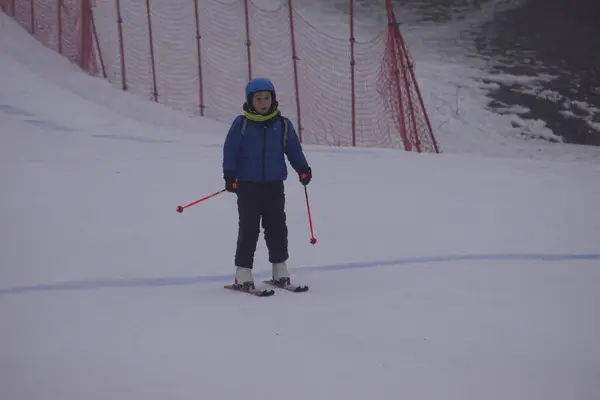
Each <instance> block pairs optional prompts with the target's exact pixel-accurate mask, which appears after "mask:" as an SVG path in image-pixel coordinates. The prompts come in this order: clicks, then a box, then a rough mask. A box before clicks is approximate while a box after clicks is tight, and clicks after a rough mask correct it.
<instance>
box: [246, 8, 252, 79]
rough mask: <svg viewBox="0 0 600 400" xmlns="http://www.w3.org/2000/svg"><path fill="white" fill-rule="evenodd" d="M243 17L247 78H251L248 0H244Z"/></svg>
mask: <svg viewBox="0 0 600 400" xmlns="http://www.w3.org/2000/svg"><path fill="white" fill-rule="evenodd" d="M244 19H245V24H246V50H247V54H248V80H250V79H252V54H251V52H250V45H251V44H252V43H251V41H250V15H249V11H248V0H244Z"/></svg>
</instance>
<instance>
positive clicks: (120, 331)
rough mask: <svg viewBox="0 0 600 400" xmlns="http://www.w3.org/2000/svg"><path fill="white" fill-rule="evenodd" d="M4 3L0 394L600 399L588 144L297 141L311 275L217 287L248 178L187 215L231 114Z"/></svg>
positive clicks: (593, 166) (300, 220)
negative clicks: (106, 60) (96, 60)
mask: <svg viewBox="0 0 600 400" xmlns="http://www.w3.org/2000/svg"><path fill="white" fill-rule="evenodd" d="M0 18H2V19H0V23H1V25H0V26H1V29H2V30H1V32H0V70H2V71H3V73H2V74H0V188H2V192H1V193H2V196H0V321H1V323H0V398H1V399H3V400H5V399H6V400H24V399H26V400H30V399H44V400H55V399H56V400H58V399H60V400H63V399H65V398H68V399H85V400H96V399H98V400H100V399H103V400H104V399H107V398H110V399H112V400H133V399H144V400H154V399H167V398H168V399H178V400H179V399H182V400H183V399H185V400H187V399H198V398H200V399H239V398H240V397H244V398H250V399H280V398H282V397H285V398H286V399H291V400H300V399H306V398H307V397H310V398H312V399H347V400H355V399H396V398H408V399H427V400H438V399H439V400H442V399H443V400H455V399H456V400H472V399H473V400H475V399H477V400H481V399H485V400H494V399H502V400H505V399H515V400H516V399H523V400H537V399H539V400H553V399H556V400H559V399H560V400H563V399H565V398H568V399H575V400H593V399H597V398H598V394H599V393H600V347H598V346H597V338H598V337H599V336H600V318H599V317H598V313H597V304H599V303H600V268H599V266H600V245H599V243H600V242H599V240H598V238H599V237H600V214H599V213H598V212H597V205H598V204H600V186H599V185H598V182H599V178H600V165H599V164H598V160H599V158H598V157H597V154H598V153H597V152H596V150H597V149H593V148H585V147H580V146H565V145H562V144H553V145H552V146H550V145H546V144H545V143H539V144H538V143H535V142H523V143H518V142H517V141H513V140H509V139H507V138H506V137H503V136H501V135H500V136H499V138H498V139H497V140H496V139H493V138H492V136H490V140H488V141H484V139H483V138H482V137H478V139H477V140H475V139H469V137H468V135H467V133H466V132H463V131H460V132H458V131H457V132H451V133H448V134H444V135H445V136H443V137H444V139H443V140H446V141H447V143H454V144H455V146H457V150H456V151H455V152H447V153H445V154H442V155H430V154H409V153H405V152H399V151H389V150H376V149H339V148H323V147H314V146H307V148H306V153H307V157H308V159H309V160H310V162H311V164H312V167H313V170H314V173H315V177H314V180H313V182H312V183H311V184H310V186H309V195H310V201H311V209H312V212H313V217H314V222H315V234H316V237H317V238H318V240H319V242H318V243H317V245H316V246H311V245H310V244H309V243H308V239H309V232H308V223H307V218H306V209H305V203H304V193H303V190H302V188H301V186H300V185H299V183H298V182H297V181H296V180H295V179H293V176H292V178H291V179H290V180H289V181H288V183H287V189H286V190H287V200H288V202H287V212H288V220H289V226H290V252H291V255H292V258H291V260H290V266H291V267H292V271H293V279H295V280H298V281H299V282H305V283H307V284H309V285H310V287H311V292H309V293H304V294H291V293H285V292H278V293H276V295H275V296H274V297H271V298H268V299H258V298H251V297H248V296H245V295H243V294H238V293H233V292H228V291H225V290H223V289H222V286H223V285H224V284H226V283H229V282H230V281H231V279H232V272H233V268H232V266H231V264H232V260H233V252H234V246H235V238H236V227H237V219H236V218H237V216H236V211H235V197H234V196H233V195H229V194H222V195H219V196H218V197H216V198H214V199H210V200H208V201H206V202H205V203H202V204H200V205H196V206H193V207H190V208H189V209H186V211H185V212H184V213H183V214H178V213H176V212H175V207H176V206H177V205H181V204H185V203H188V202H190V201H193V200H195V199H197V198H199V197H201V196H203V195H206V194H209V193H211V192H213V191H216V190H218V189H220V188H221V187H222V179H221V173H220V162H221V145H222V140H223V135H224V131H225V129H226V128H227V126H225V125H223V124H219V123H216V122H211V121H208V120H205V119H202V118H196V119H191V118H187V117H185V116H182V115H180V114H178V113H176V112H174V111H171V110H168V109H166V108H163V107H160V106H158V105H156V104H152V103H149V102H146V101H144V100H140V99H137V98H135V97H134V96H131V95H129V94H127V93H122V92H120V91H118V90H116V89H115V88H114V87H112V86H111V85H110V84H108V83H106V82H103V81H101V80H98V79H94V78H90V77H87V76H86V75H85V74H82V73H81V72H79V71H78V70H77V69H76V67H74V66H71V65H69V64H68V63H67V62H66V61H65V60H63V59H62V58H61V57H59V56H57V55H56V54H54V53H52V52H51V51H49V50H47V49H44V48H42V47H41V46H40V45H38V44H37V43H36V42H35V41H34V40H32V39H31V38H30V37H28V36H27V35H26V34H25V32H23V31H22V30H20V29H19V28H18V27H16V26H15V25H14V24H13V23H12V22H11V21H9V20H7V19H6V17H5V16H4V15H2V14H0ZM446 66H447V65H446ZM443 67H444V65H443V64H439V65H436V64H435V63H433V62H432V63H431V64H430V65H429V68H430V69H429V71H436V70H437V71H439V72H440V76H441V73H442V69H443ZM432 76H433V75H432ZM432 79H433V78H432ZM469 101H473V102H474V103H475V102H476V101H475V100H469ZM470 111H471V112H472V113H473V118H474V119H475V120H479V118H481V120H483V119H484V118H485V119H486V120H487V117H482V116H481V115H479V114H476V113H477V112H478V109H477V108H475V104H473V108H471V109H470ZM493 122H494V121H493V120H488V123H489V124H492V123H493ZM461 140H462V142H461ZM476 142H477V143H480V144H477V145H475V143H476ZM461 143H462V145H463V147H462V148H459V147H458V146H459V144H461ZM528 146H529V147H528ZM538 149H540V150H538ZM479 150H485V152H479ZM512 150H515V151H514V152H512ZM492 156H493V157H492ZM523 156H525V157H523ZM255 270H256V278H263V277H266V276H267V275H268V272H269V267H268V264H267V259H266V256H265V247H264V242H263V241H262V239H261V242H260V243H259V248H258V251H257V257H256V269H255Z"/></svg>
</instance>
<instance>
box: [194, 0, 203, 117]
mask: <svg viewBox="0 0 600 400" xmlns="http://www.w3.org/2000/svg"><path fill="white" fill-rule="evenodd" d="M198 11H199V10H198V0H194V17H195V19H196V52H197V54H198V85H199V87H198V91H199V96H200V104H199V107H200V116H202V117H203V116H204V86H203V82H202V53H201V48H200V39H201V36H200V17H199V16H198Z"/></svg>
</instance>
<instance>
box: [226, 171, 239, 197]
mask: <svg viewBox="0 0 600 400" xmlns="http://www.w3.org/2000/svg"><path fill="white" fill-rule="evenodd" d="M223 179H225V190H227V191H228V192H231V193H235V192H236V191H237V182H236V181H235V179H234V177H233V174H232V173H231V172H229V171H225V172H224V173H223Z"/></svg>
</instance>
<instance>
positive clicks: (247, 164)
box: [223, 78, 312, 290]
mask: <svg viewBox="0 0 600 400" xmlns="http://www.w3.org/2000/svg"><path fill="white" fill-rule="evenodd" d="M243 110H244V114H243V115H238V116H237V117H236V118H235V119H234V121H233V123H232V124H231V127H230V128H229V132H228V133H227V137H226V139H225V143H224V146H223V177H224V179H225V189H226V190H227V191H229V192H232V193H236V194H237V207H238V215H239V223H238V237H237V247H236V252H235V267H236V271H235V285H240V286H241V288H242V290H249V289H254V288H255V286H254V279H253V277H252V267H253V262H254V253H255V251H256V245H257V242H258V237H259V233H260V224H261V219H262V227H263V230H264V237H265V242H266V245H267V248H268V251H269V262H270V263H271V264H272V268H273V272H272V276H273V280H275V281H277V282H279V283H280V284H282V285H285V284H289V283H290V275H289V272H288V269H287V266H286V261H287V259H288V257H289V256H288V228H287V222H286V214H285V194H284V183H283V181H284V180H286V178H287V166H286V162H285V155H287V159H288V161H289V162H290V164H291V166H292V168H293V169H294V170H295V171H296V173H297V174H298V175H299V178H300V182H301V183H302V184H303V185H308V184H309V182H310V181H311V178H312V171H311V168H310V167H309V165H308V162H307V161H306V157H305V156H304V153H303V151H302V147H301V145H300V140H299V139H298V135H297V133H296V130H295V129H294V126H293V125H292V123H291V121H290V120H288V119H287V118H285V117H283V116H282V115H281V114H280V111H279V109H278V103H277V100H276V95H275V87H274V86H273V84H272V83H271V81H269V80H268V79H264V78H256V79H252V80H250V81H249V82H248V84H247V85H246V102H245V103H244V105H243Z"/></svg>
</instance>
